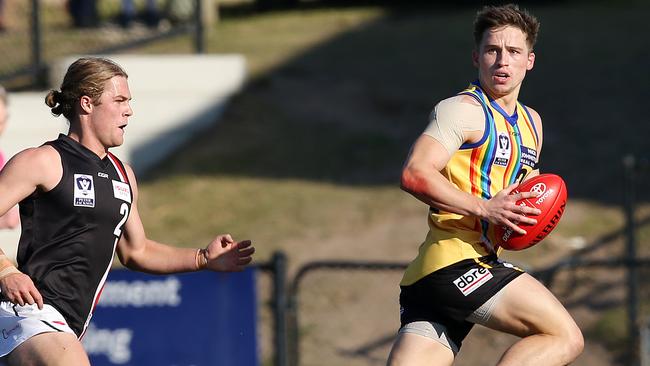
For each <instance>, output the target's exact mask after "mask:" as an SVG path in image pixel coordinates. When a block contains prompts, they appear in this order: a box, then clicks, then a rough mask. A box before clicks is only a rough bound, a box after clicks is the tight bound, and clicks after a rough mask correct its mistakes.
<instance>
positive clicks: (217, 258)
mask: <svg viewBox="0 0 650 366" xmlns="http://www.w3.org/2000/svg"><path fill="white" fill-rule="evenodd" d="M204 253H205V254H204V255H205V257H206V259H207V264H206V267H205V268H207V269H209V270H212V271H222V272H239V271H243V270H244V268H245V267H246V265H247V264H249V263H250V262H251V261H252V260H253V257H252V255H253V253H255V248H254V247H253V246H251V241H250V240H243V241H240V242H236V241H234V240H233V239H232V237H231V236H230V234H225V235H219V236H217V237H216V238H215V239H214V240H212V242H211V243H210V244H209V245H208V247H207V248H206V249H205V251H204Z"/></svg>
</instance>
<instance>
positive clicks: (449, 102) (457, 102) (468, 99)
mask: <svg viewBox="0 0 650 366" xmlns="http://www.w3.org/2000/svg"><path fill="white" fill-rule="evenodd" d="M438 106H442V107H446V108H453V107H455V106H456V107H457V106H463V107H470V108H471V107H472V106H473V107H475V108H481V103H479V101H478V100H476V98H474V97H472V96H471V95H466V94H458V95H454V96H451V97H449V98H446V99H443V100H441V101H440V102H438Z"/></svg>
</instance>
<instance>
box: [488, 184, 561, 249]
mask: <svg viewBox="0 0 650 366" xmlns="http://www.w3.org/2000/svg"><path fill="white" fill-rule="evenodd" d="M519 192H535V193H537V197H532V198H528V199H523V200H520V201H517V204H518V205H524V206H528V207H534V208H538V209H539V210H540V211H542V213H541V214H540V215H539V216H533V217H534V218H535V219H536V220H537V224H536V225H524V224H521V225H519V227H520V228H522V229H524V230H526V235H521V234H517V233H516V232H514V231H513V230H512V229H510V228H507V227H504V226H497V227H496V228H495V235H496V240H497V243H498V244H499V246H500V247H502V248H504V249H508V250H522V249H526V248H528V247H531V246H533V245H535V244H537V243H539V242H540V241H541V240H542V239H544V238H545V237H546V236H547V235H548V234H549V233H550V232H551V231H553V229H554V228H555V226H556V225H557V223H558V222H559V221H560V218H561V217H562V214H563V213H564V208H565V206H566V198H567V190H566V185H565V184H564V180H562V178H560V177H559V176H557V175H555V174H540V175H538V176H535V177H533V178H530V179H528V180H526V181H524V182H523V183H521V184H520V185H519V186H518V187H517V188H516V189H515V190H514V191H513V193H519Z"/></svg>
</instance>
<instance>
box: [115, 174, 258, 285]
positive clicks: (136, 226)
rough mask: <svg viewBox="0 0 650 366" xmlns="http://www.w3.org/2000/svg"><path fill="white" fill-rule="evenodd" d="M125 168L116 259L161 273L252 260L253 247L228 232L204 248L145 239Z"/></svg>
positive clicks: (224, 267)
mask: <svg viewBox="0 0 650 366" xmlns="http://www.w3.org/2000/svg"><path fill="white" fill-rule="evenodd" d="M125 166H126V171H127V174H128V177H129V182H130V183H131V190H132V196H133V202H132V203H131V213H130V214H129V218H128V219H127V221H126V223H125V224H124V229H123V230H124V231H123V234H122V237H121V238H120V240H119V242H118V244H117V255H118V257H119V259H120V262H121V263H122V264H123V265H124V266H126V267H127V268H129V269H132V270H136V271H141V272H147V273H155V274H163V273H177V272H190V271H197V270H201V269H209V270H213V271H226V272H231V271H242V270H243V269H244V268H245V266H246V265H247V264H249V263H250V262H251V261H252V255H253V253H254V251H255V249H254V248H253V247H252V246H251V242H250V240H244V241H239V242H237V241H234V240H233V238H232V237H231V236H230V235H229V234H224V235H218V236H216V237H215V238H214V239H213V240H212V242H210V244H208V246H207V247H206V248H205V249H202V248H201V249H191V248H178V247H174V246H170V245H167V244H162V243H159V242H156V241H154V240H151V239H148V238H147V236H146V234H145V230H144V226H143V225H142V221H141V219H140V214H139V213H138V187H137V182H136V180H135V174H134V173H133V170H132V169H131V167H130V166H128V165H126V164H125Z"/></svg>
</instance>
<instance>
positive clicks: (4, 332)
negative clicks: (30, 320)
mask: <svg viewBox="0 0 650 366" xmlns="http://www.w3.org/2000/svg"><path fill="white" fill-rule="evenodd" d="M18 329H20V324H16V325H15V326H14V327H13V328H11V329H2V338H4V339H7V338H9V336H10V335H11V333H13V332H15V331H17V330H18Z"/></svg>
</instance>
